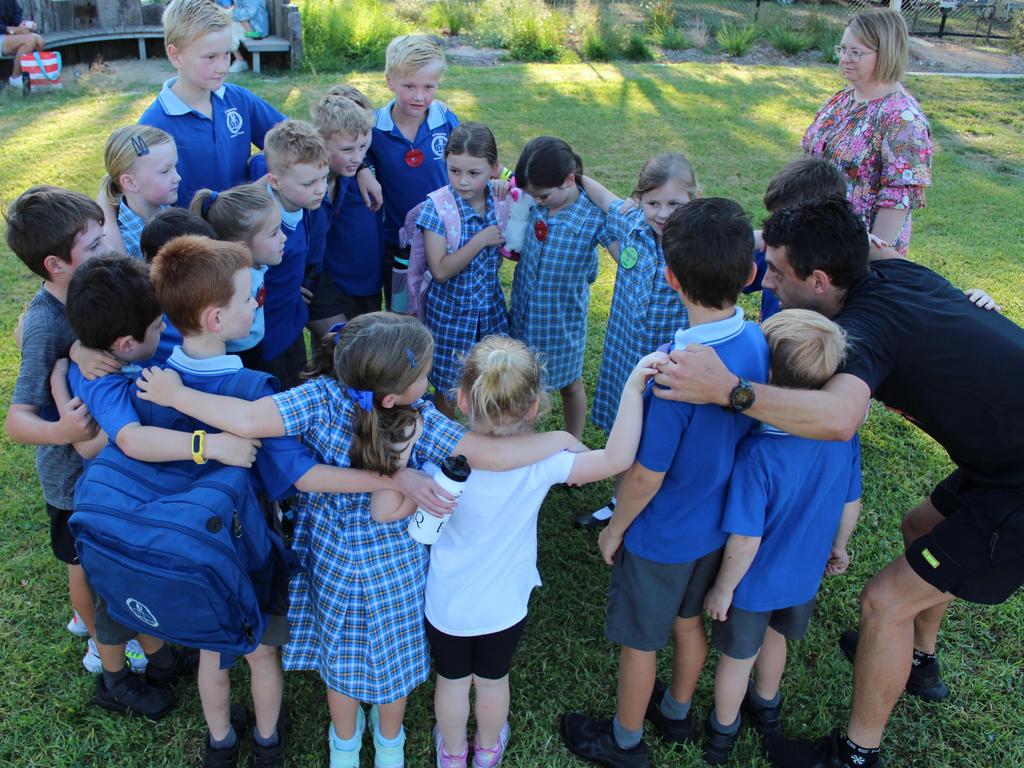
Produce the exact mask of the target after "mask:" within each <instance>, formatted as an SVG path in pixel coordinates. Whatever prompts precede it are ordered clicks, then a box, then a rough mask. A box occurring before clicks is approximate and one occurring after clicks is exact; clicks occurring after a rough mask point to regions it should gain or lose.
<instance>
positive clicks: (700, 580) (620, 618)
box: [604, 547, 722, 651]
mask: <svg viewBox="0 0 1024 768" xmlns="http://www.w3.org/2000/svg"><path fill="white" fill-rule="evenodd" d="M721 561H722V550H721V549H716V550H715V551H714V552H711V553H710V554H707V555H704V557H702V558H700V559H699V560H694V561H693V562H689V563H656V562H654V561H652V560H645V559H644V558H642V557H639V556H638V555H634V554H633V553H631V552H629V551H628V550H627V549H626V548H625V547H620V548H619V551H618V552H617V553H616V555H615V565H614V566H613V567H612V579H611V583H610V584H609V585H608V618H607V619H606V621H605V625H604V635H605V637H606V638H608V639H609V640H610V641H611V642H613V643H616V644H618V645H624V646H626V647H627V648H635V649H636V650H638V651H657V650H658V649H660V648H664V647H665V645H666V644H667V643H668V640H669V638H670V637H671V636H672V625H673V623H674V622H675V620H676V618H681V619H690V618H693V617H695V616H700V614H701V611H702V610H703V608H704V595H705V594H707V591H708V590H709V589H711V585H712V584H714V583H715V577H717V576H718V566H719V563H721Z"/></svg>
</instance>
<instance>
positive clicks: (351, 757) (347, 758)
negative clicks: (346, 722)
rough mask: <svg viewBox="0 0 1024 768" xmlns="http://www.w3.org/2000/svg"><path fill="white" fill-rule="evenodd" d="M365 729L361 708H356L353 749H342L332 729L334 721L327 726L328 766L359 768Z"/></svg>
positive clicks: (364, 718)
mask: <svg viewBox="0 0 1024 768" xmlns="http://www.w3.org/2000/svg"><path fill="white" fill-rule="evenodd" d="M365 729H366V716H365V715H364V714H363V708H362V707H359V708H358V709H356V732H355V737H354V741H355V743H356V748H355V749H342V748H341V745H342V740H341V739H340V738H339V737H338V734H337V732H336V731H335V730H334V723H331V724H330V725H329V726H328V727H327V741H328V742H329V744H330V747H331V766H330V768H359V752H360V750H361V749H362V745H363V731H364V730H365Z"/></svg>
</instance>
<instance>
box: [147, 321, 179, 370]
mask: <svg viewBox="0 0 1024 768" xmlns="http://www.w3.org/2000/svg"><path fill="white" fill-rule="evenodd" d="M182 341H183V339H182V337H181V332H180V331H179V330H178V329H177V328H175V327H174V324H173V323H171V321H170V318H168V317H167V315H164V330H163V333H161V334H160V342H159V343H158V344H157V345H156V352H155V353H154V354H153V365H163V364H164V363H166V362H167V358H168V357H170V356H171V352H173V351H174V348H175V347H180V346H181V343H182Z"/></svg>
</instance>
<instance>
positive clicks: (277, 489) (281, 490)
mask: <svg viewBox="0 0 1024 768" xmlns="http://www.w3.org/2000/svg"><path fill="white" fill-rule="evenodd" d="M167 367H168V368H173V369H174V370H176V371H177V372H178V375H180V376H181V381H182V383H183V384H184V385H185V386H186V387H191V388H192V389H198V390H199V391H201V392H211V393H214V394H219V390H220V387H221V386H222V384H223V381H224V379H226V378H227V377H229V376H231V375H233V374H234V373H235V371H237V370H239V369H240V368H242V361H241V360H240V359H239V358H238V357H237V356H236V355H220V356H218V357H210V358H204V359H197V358H194V357H189V356H188V355H187V354H185V352H184V351H183V350H182V348H181V347H175V348H174V351H173V352H172V353H171V356H170V357H169V358H168V360H167ZM276 392H277V381H276V380H275V379H274V378H273V377H270V378H269V380H268V382H267V383H266V385H265V386H264V389H263V391H261V392H259V393H257V395H256V397H255V398H254V399H255V400H258V399H260V398H262V397H267V396H269V395H273V394H275V393H276ZM131 394H132V400H133V403H134V406H135V411H136V413H138V414H139V417H138V419H137V420H138V421H139V422H140V423H142V424H151V425H153V426H157V427H165V428H166V429H175V430H178V431H181V432H192V431H193V430H195V429H202V428H203V425H202V424H199V422H197V421H196V420H195V419H192V418H189V417H188V416H185V415H183V414H181V413H178V412H177V411H174V410H171V409H170V408H163V407H161V406H159V405H154V404H153V403H150V402H147V401H145V400H140V399H139V398H138V391H137V390H136V389H134V388H133V389H132V390H131ZM197 424H198V426H197ZM210 431H212V432H217V431H218V430H216V429H212V428H210ZM260 442H261V447H260V449H259V450H258V451H257V452H256V463H255V464H254V465H253V475H252V477H253V481H254V483H255V485H254V487H255V489H256V492H257V493H266V494H267V496H269V497H270V498H271V499H283V498H286V497H288V496H293V495H294V494H296V493H297V492H298V491H296V490H295V487H294V484H295V481H296V480H298V479H299V478H301V477H302V476H303V475H304V474H306V473H307V472H308V471H309V470H310V469H312V468H313V467H315V466H316V465H317V462H316V461H315V460H314V459H313V457H312V456H311V455H310V454H309V452H308V451H307V450H306V449H305V448H304V447H303V446H302V443H300V442H299V441H298V440H297V439H296V438H294V437H268V438H263V439H262V440H261V441H260Z"/></svg>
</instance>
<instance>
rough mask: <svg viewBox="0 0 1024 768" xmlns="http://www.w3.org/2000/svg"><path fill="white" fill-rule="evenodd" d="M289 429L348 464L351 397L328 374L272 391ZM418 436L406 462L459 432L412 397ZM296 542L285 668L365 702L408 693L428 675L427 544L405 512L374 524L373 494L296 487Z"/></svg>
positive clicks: (441, 449) (323, 456)
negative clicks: (411, 529)
mask: <svg viewBox="0 0 1024 768" xmlns="http://www.w3.org/2000/svg"><path fill="white" fill-rule="evenodd" d="M274 400H275V401H276V403H277V407H278V408H279V409H280V411H281V418H282V419H283V421H284V426H285V432H286V433H287V434H289V435H299V436H301V437H302V442H303V444H304V445H305V446H306V447H308V448H309V449H310V450H311V451H312V452H313V455H314V456H315V457H316V458H317V459H318V460H319V461H321V462H323V463H324V464H333V465H335V466H339V467H347V466H350V463H349V451H350V449H351V447H352V427H353V420H354V417H355V408H356V407H357V406H356V405H355V403H354V402H353V401H352V400H351V399H349V398H348V396H347V395H345V393H344V390H343V389H342V388H341V386H340V385H339V384H338V382H337V381H335V380H334V379H333V378H329V377H321V378H318V379H313V380H311V381H309V382H306V383H305V384H302V385H300V386H298V387H295V388H293V389H290V390H288V391H287V392H281V393H279V394H277V395H275V396H274ZM413 407H415V408H417V409H418V410H419V411H420V412H421V414H422V416H423V434H422V436H421V437H420V439H419V440H417V441H416V445H415V447H414V448H413V452H412V458H411V460H410V465H411V466H414V467H419V466H421V465H422V464H423V463H424V462H425V461H427V460H428V459H429V460H431V461H433V462H435V463H438V464H439V463H440V462H441V461H443V460H444V459H445V458H446V457H448V456H449V455H450V454H451V453H452V451H453V450H454V448H455V445H456V444H457V443H458V442H459V440H460V439H461V438H462V436H463V434H465V430H464V429H463V428H462V427H460V426H459V425H457V424H455V423H454V422H451V421H449V420H448V419H446V418H444V417H443V416H442V415H441V414H439V413H438V412H437V411H436V410H435V409H434V407H433V406H432V405H430V404H429V403H426V402H424V401H422V400H421V401H419V402H417V403H416V404H415V405H414V406H413ZM296 512H297V522H296V527H295V540H294V544H293V548H294V550H295V552H296V554H297V555H298V558H299V563H300V566H301V570H300V571H299V573H297V574H296V575H295V576H294V577H292V581H291V587H290V589H289V597H290V600H291V605H290V606H289V609H288V623H289V628H290V633H291V639H290V640H289V642H288V644H287V645H286V646H285V647H284V658H283V660H282V662H283V666H284V668H285V669H289V670H291V669H300V670H313V671H315V672H318V673H319V674H320V677H321V678H323V680H324V682H325V683H326V684H327V687H328V688H330V689H331V690H334V691H338V692H339V693H342V694H344V695H345V696H350V697H351V698H354V699H357V700H359V701H362V702H367V703H371V704H386V703H388V702H392V701H395V700H396V699H399V698H401V697H402V696H405V695H407V694H408V693H409V692H410V691H412V689H413V688H415V687H416V686H417V685H419V684H420V683H422V682H423V681H424V680H426V679H427V675H428V673H429V671H430V655H429V651H428V648H427V638H426V634H425V632H424V629H423V589H424V584H425V581H426V573H427V562H428V554H427V548H426V547H424V546H423V545H422V544H419V543H417V542H416V541H414V540H413V539H412V538H411V537H410V536H409V534H408V533H406V527H407V526H408V521H407V520H397V521H395V522H391V523H377V522H375V521H374V520H373V519H372V518H371V517H370V494H368V493H349V494H325V493H309V494H306V493H301V494H299V496H298V506H297V509H296Z"/></svg>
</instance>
